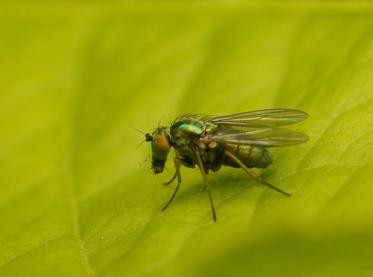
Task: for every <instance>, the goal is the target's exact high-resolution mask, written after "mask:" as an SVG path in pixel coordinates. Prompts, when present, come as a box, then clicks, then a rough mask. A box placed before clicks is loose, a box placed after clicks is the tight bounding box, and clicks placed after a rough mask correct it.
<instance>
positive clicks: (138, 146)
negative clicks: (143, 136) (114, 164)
mask: <svg viewBox="0 0 373 277" xmlns="http://www.w3.org/2000/svg"><path fill="white" fill-rule="evenodd" d="M144 142H145V140H142V141H141V142H140V143H139V144H138V145H137V146H136V148H135V150H137V149H139V148H140V146H141V145H142V144H143V143H144Z"/></svg>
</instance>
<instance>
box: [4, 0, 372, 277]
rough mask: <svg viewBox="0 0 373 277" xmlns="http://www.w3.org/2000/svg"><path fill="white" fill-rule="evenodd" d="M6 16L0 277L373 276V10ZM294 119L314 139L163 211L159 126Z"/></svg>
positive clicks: (83, 5) (154, 9)
mask: <svg viewBox="0 0 373 277" xmlns="http://www.w3.org/2000/svg"><path fill="white" fill-rule="evenodd" d="M18 3H19V4H15V3H13V4H6V3H2V4H0V5H1V9H0V22H1V24H0V38H1V43H0V61H1V67H0V72H1V74H0V122H1V123H0V126H1V131H0V172H1V174H0V276H228V275H229V276H275V275H276V276H372V274H373V265H372V263H371V261H372V254H371V253H372V251H371V249H372V248H373V232H372V231H373V206H372V200H373V186H372V179H373V178H372V177H373V174H372V171H373V163H372V158H373V100H372V99H373V79H372V74H373V16H372V13H373V6H372V5H371V4H370V3H369V2H366V3H358V2H352V1H351V2H348V1H342V2H321V1H320V2H308V1H307V2H291V1H286V2H276V3H271V2H264V3H254V2H244V1H232V2H228V1H224V2H223V1H219V2H213V1H211V2H210V1H206V2H197V1H193V2H187V1H185V2H178V3H174V2H167V1H153V2H150V1H149V2H142V3H134V2H133V3H132V2H130V3H125V4H124V3H119V2H116V1H111V2H110V3H106V4H104V3H102V4H101V3H99V2H92V3H88V2H87V1H81V2H80V3H73V2H66V3H62V2H58V1H56V2H53V3H44V2H42V1H38V2H36V1H34V2H33V3H31V2H27V3H23V2H21V1H20V2H18ZM271 107H287V108H298V109H302V110H304V111H307V112H308V113H309V114H310V117H309V119H308V120H307V121H306V122H304V123H302V124H300V125H299V126H297V127H296V129H297V130H299V131H302V132H305V133H307V134H308V135H309V136H310V137H311V140H310V141H309V142H308V143H307V144H304V145H301V146H295V147H289V148H282V149H274V151H273V156H274V161H275V163H274V165H273V166H271V167H270V168H268V169H266V170H264V171H263V172H262V173H263V176H264V177H265V178H266V179H267V180H269V181H270V182H272V183H274V184H276V185H277V186H279V187H281V188H283V189H285V190H287V191H290V192H293V194H294V195H293V196H292V197H291V198H285V197H283V196H281V195H279V194H276V192H273V191H270V190H268V189H267V188H265V187H263V186H259V185H257V184H255V182H253V180H250V179H248V178H247V176H246V175H244V174H243V173H242V172H240V171H238V170H235V169H223V170H221V171H219V172H218V173H214V174H211V175H210V176H209V178H210V180H211V183H212V184H213V196H214V199H215V204H216V208H217V213H218V222H217V223H213V222H212V220H211V214H210V208H209V204H208V200H207V196H206V195H205V192H204V191H202V187H201V178H200V176H199V172H197V171H196V170H190V169H184V168H183V169H182V174H183V177H184V178H183V181H184V182H183V185H182V187H181V191H180V193H179V194H178V196H177V198H176V200H175V202H174V203H173V204H172V205H171V206H170V207H169V209H168V210H166V211H165V212H164V213H161V212H160V208H161V207H162V205H163V204H164V203H165V202H166V201H167V199H168V197H169V196H170V194H171V193H172V191H173V187H164V186H163V185H162V182H164V181H166V180H167V179H168V178H169V177H170V176H172V173H173V167H172V164H171V163H170V164H169V165H168V171H166V172H165V173H164V174H163V175H160V176H158V175H157V176H154V175H153V174H152V173H151V171H150V164H149V159H148V160H147V161H145V162H144V160H145V159H146V158H149V151H150V150H149V149H148V145H142V146H141V147H140V148H138V149H137V150H136V146H137V145H138V143H139V142H141V141H142V140H143V136H142V135H141V134H139V133H137V132H136V131H134V130H133V129H132V126H133V127H137V128H139V129H142V130H144V131H151V130H152V128H154V127H155V126H156V125H157V123H158V121H159V120H160V119H162V123H163V124H168V123H169V122H170V121H172V119H173V118H174V117H175V116H177V115H180V114H182V113H187V112H193V113H207V114H226V113H236V112H241V111H246V110H253V109H262V108H271Z"/></svg>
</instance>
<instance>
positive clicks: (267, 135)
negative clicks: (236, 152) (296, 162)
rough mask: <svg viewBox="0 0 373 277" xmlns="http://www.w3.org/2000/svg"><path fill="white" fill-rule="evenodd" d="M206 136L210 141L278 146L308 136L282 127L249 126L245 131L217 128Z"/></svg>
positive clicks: (303, 139) (299, 140)
mask: <svg viewBox="0 0 373 277" xmlns="http://www.w3.org/2000/svg"><path fill="white" fill-rule="evenodd" d="M208 138H209V139H210V140H211V141H216V142H224V143H234V144H249V145H260V146H265V147H279V146H287V145H293V144H299V143H303V142H306V141H307V140H308V136H307V135H305V134H302V133H298V132H295V131H292V130H287V129H282V128H249V129H246V130H245V131H239V130H235V129H225V128H218V129H217V130H216V131H215V132H214V133H212V134H210V135H209V136H208Z"/></svg>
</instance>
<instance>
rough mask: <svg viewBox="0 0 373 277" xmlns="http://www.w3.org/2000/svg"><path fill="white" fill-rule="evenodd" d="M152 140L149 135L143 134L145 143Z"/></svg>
mask: <svg viewBox="0 0 373 277" xmlns="http://www.w3.org/2000/svg"><path fill="white" fill-rule="evenodd" d="M152 140H153V136H152V135H151V134H149V133H147V134H145V141H152Z"/></svg>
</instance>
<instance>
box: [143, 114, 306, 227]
mask: <svg viewBox="0 0 373 277" xmlns="http://www.w3.org/2000/svg"><path fill="white" fill-rule="evenodd" d="M306 117H307V114H306V113H305V112H302V111H299V110H292V109H266V110H258V111H250V112H243V113H238V114H232V115H227V116H204V115H198V114H186V115H183V116H180V117H178V118H176V119H175V120H174V121H173V123H172V124H171V126H170V127H169V128H168V127H164V126H158V127H157V128H156V129H155V130H154V131H153V132H152V133H147V134H145V141H147V142H150V145H151V150H152V169H153V171H154V173H156V174H158V173H161V172H163V169H164V165H165V163H166V161H167V158H168V154H169V152H170V150H171V148H174V149H175V157H174V165H175V174H174V175H173V177H172V178H171V180H170V181H168V182H167V183H165V184H166V185H169V184H171V183H172V182H174V181H175V180H177V185H176V188H175V190H174V192H173V194H172V195H171V197H170V199H169V200H168V202H167V203H166V205H165V206H164V207H163V208H162V211H164V210H165V209H166V208H167V207H168V206H169V205H170V204H171V202H172V201H173V200H174V198H175V196H176V194H177V192H178V190H179V188H180V184H181V173H180V166H181V165H183V166H186V167H189V168H195V167H196V166H197V167H198V168H199V170H200V172H201V175H202V178H203V184H204V187H205V189H206V192H207V194H208V197H209V201H210V206H211V211H212V217H213V220H214V221H216V219H217V217H216V212H215V208H214V202H213V199H212V195H211V189H210V184H209V182H208V179H207V175H208V173H209V172H210V171H218V170H219V169H220V168H221V167H222V166H229V167H234V168H241V169H242V170H243V171H244V172H245V173H246V174H247V175H249V176H251V177H252V178H254V179H255V180H256V181H257V182H258V183H261V184H263V185H266V186H268V187H269V188H271V189H274V190H276V191H277V192H279V193H281V194H283V195H286V196H290V195H291V194H290V193H288V192H285V191H283V190H281V189H280V188H278V187H275V186H273V185H272V184H270V183H268V182H267V181H265V180H264V179H263V178H261V177H260V176H258V175H257V174H256V173H255V172H253V171H252V170H251V168H266V167H267V166H269V165H270V164H272V158H271V155H270V153H269V151H268V149H267V148H268V147H279V146H288V145H294V144H300V143H304V142H306V141H307V140H308V136H307V135H305V134H302V133H298V132H296V131H292V130H288V129H284V128H282V126H286V125H291V124H295V123H298V122H300V121H302V120H304V119H305V118H306Z"/></svg>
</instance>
